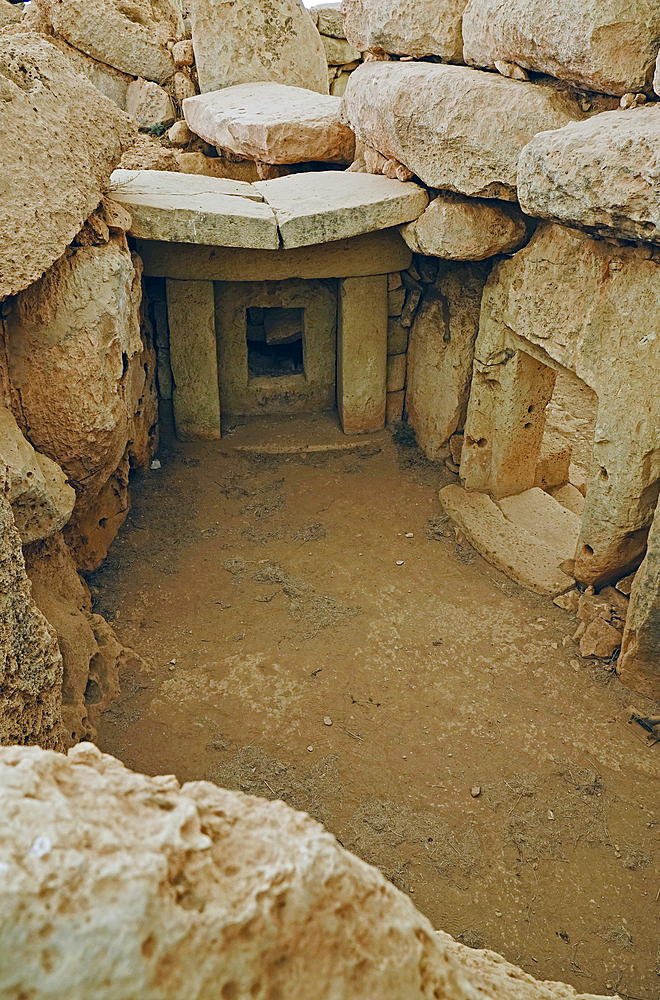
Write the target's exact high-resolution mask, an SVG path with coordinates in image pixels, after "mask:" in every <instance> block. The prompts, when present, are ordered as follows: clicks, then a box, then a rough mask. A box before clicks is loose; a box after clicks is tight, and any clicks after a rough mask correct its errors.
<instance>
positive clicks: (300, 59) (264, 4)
mask: <svg viewBox="0 0 660 1000" xmlns="http://www.w3.org/2000/svg"><path fill="white" fill-rule="evenodd" d="M189 6H190V8H191V15H192V38H193V46H194V49H195V61H196V65H197V74H198V76H199V87H200V90H201V92H202V93H203V94H205V93H208V91H209V90H221V89H222V88H223V87H232V86H234V84H237V83H255V82H259V81H264V80H268V81H272V82H274V83H284V84H286V85H287V86H289V87H304V88H305V89H307V90H315V91H316V92H317V93H319V94H327V93H328V63H327V60H326V57H325V49H324V47H323V42H322V41H321V36H320V35H319V33H318V31H317V30H316V27H315V25H314V22H313V21H312V19H311V17H310V15H309V13H308V12H307V10H306V9H305V8H304V7H303V6H302V4H301V3H300V2H299V0H251V2H250V3H237V2H236V0H191V3H190V4H189Z"/></svg>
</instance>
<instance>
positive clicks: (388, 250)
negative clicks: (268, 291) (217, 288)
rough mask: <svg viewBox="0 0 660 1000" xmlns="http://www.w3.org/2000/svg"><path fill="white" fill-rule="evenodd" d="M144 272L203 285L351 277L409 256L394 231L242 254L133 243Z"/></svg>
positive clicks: (401, 266) (397, 266)
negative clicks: (199, 282) (221, 282)
mask: <svg viewBox="0 0 660 1000" xmlns="http://www.w3.org/2000/svg"><path fill="white" fill-rule="evenodd" d="M137 246H138V253H139V254H140V257H141V258H142V260H143V262H144V273H145V274H147V275H151V276H153V277H157V278H162V277H172V278H182V279H191V280H194V279H197V278H199V279H204V280H206V281H262V280H263V281H283V280H284V279H286V278H346V277H348V278H351V277H360V276H363V275H369V274H373V273H374V272H375V273H378V274H381V273H386V272H389V271H398V270H405V269H406V268H407V267H409V266H410V261H411V260H412V253H411V251H410V250H409V249H408V247H407V246H406V244H405V243H404V242H403V240H402V238H401V236H400V235H399V233H398V231H397V230H396V229H383V230H381V231H380V232H375V233H363V234H361V235H360V236H353V237H350V238H349V239H345V240H335V241H333V242H332V243H320V244H318V245H316V246H309V247H296V248H294V249H293V250H279V251H278V253H273V252H272V251H271V250H243V249H241V248H238V247H237V248H236V249H233V248H232V249H224V248H222V247H207V246H194V245H192V244H190V243H160V242H155V241H150V240H138V241H137Z"/></svg>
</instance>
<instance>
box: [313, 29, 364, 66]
mask: <svg viewBox="0 0 660 1000" xmlns="http://www.w3.org/2000/svg"><path fill="white" fill-rule="evenodd" d="M321 41H322V42H323V48H324V49H325V58H326V59H327V60H328V66H346V65H347V64H348V63H352V62H356V61H357V60H360V59H361V58H362V53H361V52H360V50H359V49H356V48H353V46H352V45H351V44H350V42H347V41H346V39H344V38H330V37H328V36H327V35H322V36H321Z"/></svg>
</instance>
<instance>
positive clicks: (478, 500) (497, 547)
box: [440, 486, 572, 596]
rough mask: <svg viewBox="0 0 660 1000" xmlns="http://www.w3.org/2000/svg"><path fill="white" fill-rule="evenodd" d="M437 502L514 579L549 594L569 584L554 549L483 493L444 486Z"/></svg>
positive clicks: (472, 540)
mask: <svg viewBox="0 0 660 1000" xmlns="http://www.w3.org/2000/svg"><path fill="white" fill-rule="evenodd" d="M440 503H441V504H442V506H443V507H444V509H445V511H446V512H447V514H449V516H450V517H451V518H452V520H453V521H454V523H455V524H456V525H458V527H459V528H460V530H461V531H462V532H463V533H464V535H465V536H466V538H467V539H468V541H469V542H470V544H471V545H473V546H474V548H475V549H476V550H477V552H479V554H480V555H482V556H483V557H484V559H485V560H486V561H487V562H489V563H491V564H492V565H493V566H496V567H497V568H498V569H500V570H502V572H503V573H506V575H507V576H508V577H510V578H511V579H512V580H515V581H516V583H520V584H521V585H522V586H523V587H527V588H528V589H529V590H533V591H534V592H535V593H537V594H547V595H550V596H553V595H555V594H559V593H562V592H563V591H565V590H568V588H569V587H570V586H571V583H572V580H571V578H570V577H568V576H566V574H565V573H563V572H562V571H561V569H560V568H559V561H560V559H559V555H558V553H557V552H556V550H554V549H551V548H548V546H547V545H544V544H543V543H542V542H540V541H538V539H536V538H535V537H534V536H533V535H530V534H529V532H527V531H526V530H525V529H524V528H522V527H519V526H518V525H516V524H514V523H513V522H512V521H509V520H508V519H507V518H506V517H505V516H504V514H503V513H502V511H501V510H500V508H499V507H498V506H497V504H495V503H494V502H493V501H492V500H491V499H490V497H488V496H486V494H485V493H468V492H467V491H466V490H464V489H462V487H460V486H445V487H444V488H443V489H442V490H440Z"/></svg>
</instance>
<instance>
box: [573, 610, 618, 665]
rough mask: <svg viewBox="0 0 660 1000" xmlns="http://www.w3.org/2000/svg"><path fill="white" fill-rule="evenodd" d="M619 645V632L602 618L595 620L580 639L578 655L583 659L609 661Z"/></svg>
mask: <svg viewBox="0 0 660 1000" xmlns="http://www.w3.org/2000/svg"><path fill="white" fill-rule="evenodd" d="M620 645H621V632H619V631H618V629H615V628H613V627H612V625H610V624H609V623H608V622H606V621H603V619H602V618H596V619H594V621H592V622H591V623H590V624H589V625H587V628H586V631H585V633H584V635H583V636H582V638H581V639H580V655H581V656H584V657H585V659H587V658H593V659H597V660H609V658H610V657H611V656H612V655H613V653H615V652H616V650H617V649H618V648H619V646H620Z"/></svg>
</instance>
